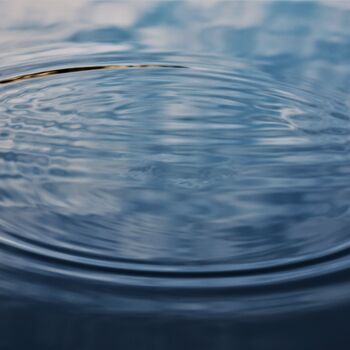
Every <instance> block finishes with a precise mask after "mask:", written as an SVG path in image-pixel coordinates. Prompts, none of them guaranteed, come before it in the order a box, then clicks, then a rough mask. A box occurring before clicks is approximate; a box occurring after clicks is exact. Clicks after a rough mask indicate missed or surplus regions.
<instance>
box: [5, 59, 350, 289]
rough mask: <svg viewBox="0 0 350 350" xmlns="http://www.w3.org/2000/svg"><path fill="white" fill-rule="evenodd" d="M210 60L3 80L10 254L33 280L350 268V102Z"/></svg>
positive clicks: (53, 71) (254, 279)
mask: <svg viewBox="0 0 350 350" xmlns="http://www.w3.org/2000/svg"><path fill="white" fill-rule="evenodd" d="M174 60H175V61H176V62H175V63H174V62H173V61H174ZM204 62H205V60H204V59H203V57H201V59H200V60H197V59H196V57H195V56H193V57H191V58H189V57H176V58H175V59H173V60H169V59H168V57H167V56H165V57H164V58H163V59H159V60H158V61H157V62H155V63H152V64H134V63H133V64H129V63H127V64H124V63H122V64H120V65H119V64H115V63H110V62H109V63H108V64H105V62H103V61H102V60H101V62H97V64H95V62H94V65H86V66H79V67H74V66H72V67H67V66H66V65H64V62H63V63H62V64H60V65H59V67H57V66H56V67H52V64H47V69H44V70H33V71H34V73H33V71H30V70H28V69H27V68H26V69H24V70H23V74H22V72H20V74H18V73H16V74H9V72H10V73H11V72H12V71H16V72H18V70H19V69H20V68H19V67H13V69H12V70H11V68H9V69H8V70H7V71H6V72H5V73H2V74H1V76H2V77H3V78H1V80H0V84H1V85H2V86H1V87H0V127H1V134H0V163H1V170H0V179H1V182H0V208H1V215H0V230H1V234H0V243H1V248H0V249H2V250H3V251H7V252H9V254H10V255H12V256H14V257H16V256H21V257H24V261H26V264H25V266H23V269H24V270H25V269H28V270H29V269H30V266H31V264H34V261H36V262H37V261H38V260H39V261H42V263H35V264H36V265H35V266H36V268H38V267H39V268H41V269H43V270H44V269H45V268H46V267H47V266H51V267H50V268H51V269H52V266H54V267H55V270H59V271H61V273H62V274H67V275H68V274H69V273H71V272H72V271H74V270H75V269H79V271H80V272H81V271H82V270H84V271H85V276H86V277H87V278H92V279H93V278H97V277H96V276H99V278H102V277H101V276H102V275H103V274H104V273H106V274H108V275H109V277H108V278H109V279H111V280H117V281H120V280H122V279H123V280H124V281H125V283H130V284H134V283H136V284H138V283H140V284H147V283H150V282H149V280H148V282H147V278H155V279H156V281H157V282H156V283H157V284H158V285H159V286H169V285H171V286H174V283H175V282H171V279H176V283H177V286H179V285H184V286H193V285H195V284H197V285H198V286H200V287H201V288H202V287H203V288H204V287H210V286H214V287H218V286H224V287H227V286H229V285H241V284H249V285H252V286H257V285H259V283H265V284H266V283H268V282H269V283H281V282H282V281H284V280H288V281H292V280H299V279H302V278H304V279H305V278H311V277H314V276H316V275H322V274H325V273H334V272H339V271H341V270H344V269H348V255H349V249H350V242H349V230H348V228H349V224H350V216H349V204H348V194H349V185H348V173H349V170H350V156H349V155H350V153H349V145H350V142H349V141H350V139H349V135H350V127H349V115H348V114H347V112H346V106H345V105H343V104H342V101H341V99H340V98H339V97H338V96H331V97H329V98H324V96H321V95H318V94H317V93H316V92H312V91H310V90H309V89H308V87H307V86H300V87H291V86H288V85H287V84H284V83H281V82H278V81H276V80H274V79H272V78H271V77H269V75H268V74H265V73H263V72H262V71H261V70H260V69H259V68H258V67H257V66H254V65H252V64H248V63H245V62H240V61H237V62H229V63H228V62H223V61H222V60H221V61H215V60H214V61H213V60H211V59H210V58H207V61H206V63H204ZM62 66H63V67H64V68H62ZM121 68H123V69H121ZM124 68H127V69H124ZM139 68H147V69H139ZM174 68H183V69H174ZM63 73H70V74H63ZM34 78H42V79H34ZM10 83H16V84H10ZM315 265H317V266H318V269H317V272H316V271H315V269H314V266H315ZM89 271H90V272H91V273H89ZM135 277H140V279H139V280H137V281H136V282H135ZM203 278H204V279H208V278H211V280H216V282H210V283H209V284H208V283H207V284H205V282H203V280H202V279H203ZM242 278H243V279H244V280H242ZM179 279H181V282H179ZM152 283H153V282H152Z"/></svg>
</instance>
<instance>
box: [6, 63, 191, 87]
mask: <svg viewBox="0 0 350 350" xmlns="http://www.w3.org/2000/svg"><path fill="white" fill-rule="evenodd" d="M130 68H187V67H185V66H180V65H168V64H128V65H123V64H109V65H103V66H86V67H72V68H61V69H53V70H47V71H42V72H36V73H30V74H22V75H17V76H15V77H12V78H7V79H3V80H0V84H9V83H15V82H17V81H20V80H28V79H35V78H42V77H47V76H49V75H58V74H65V73H74V72H83V71H89V70H102V69H130Z"/></svg>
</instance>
